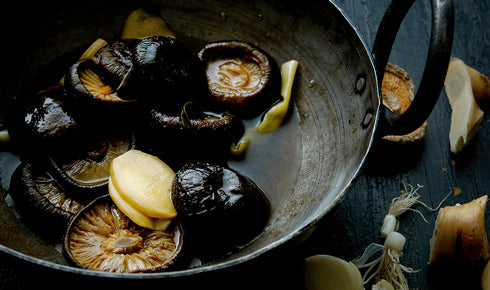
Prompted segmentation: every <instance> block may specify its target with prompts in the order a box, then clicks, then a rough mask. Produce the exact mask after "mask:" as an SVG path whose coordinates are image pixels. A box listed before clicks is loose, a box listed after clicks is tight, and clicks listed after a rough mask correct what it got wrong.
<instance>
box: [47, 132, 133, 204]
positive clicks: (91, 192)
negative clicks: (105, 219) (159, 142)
mask: <svg viewBox="0 0 490 290" xmlns="http://www.w3.org/2000/svg"><path fill="white" fill-rule="evenodd" d="M134 146H135V141H134V135H133V134H132V132H131V130H121V129H115V128H112V127H107V128H104V129H100V128H99V130H98V131H97V130H93V131H92V132H91V134H90V135H88V136H87V138H85V140H84V142H80V144H78V146H72V150H70V151H69V152H58V153H52V154H50V156H49V160H48V161H49V165H50V171H51V172H52V173H53V175H54V176H55V177H56V178H57V179H58V180H59V182H60V184H62V185H63V186H64V187H65V188H68V189H70V190H71V191H72V193H73V194H74V195H76V196H77V197H78V198H79V199H80V200H87V201H91V200H92V199H93V198H94V197H97V196H100V195H102V194H106V193H107V184H108V180H109V175H110V166H111V162H112V160H113V159H114V158H116V157H118V156H120V155H121V154H123V153H125V152H127V151H128V150H130V149H133V148H134Z"/></svg>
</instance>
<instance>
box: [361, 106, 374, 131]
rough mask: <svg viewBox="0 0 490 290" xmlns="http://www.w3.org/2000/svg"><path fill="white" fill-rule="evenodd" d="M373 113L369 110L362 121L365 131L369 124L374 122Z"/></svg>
mask: <svg viewBox="0 0 490 290" xmlns="http://www.w3.org/2000/svg"><path fill="white" fill-rule="evenodd" d="M373 116H374V115H373V113H371V111H370V110H369V111H368V112H367V113H366V115H364V119H363V120H362V123H361V127H362V128H363V129H366V128H367V127H368V126H369V124H370V123H371V121H372V120H373Z"/></svg>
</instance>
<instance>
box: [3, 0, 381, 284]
mask: <svg viewBox="0 0 490 290" xmlns="http://www.w3.org/2000/svg"><path fill="white" fill-rule="evenodd" d="M329 5H332V6H333V8H335V9H337V12H338V13H340V16H342V17H343V20H345V21H346V23H347V24H348V25H349V26H350V28H348V29H351V31H352V32H353V33H355V36H356V37H357V40H358V41H360V43H361V44H362V47H363V48H364V51H365V53H366V56H367V57H368V59H369V61H370V63H371V70H372V71H371V73H372V74H373V75H374V76H375V77H374V81H375V87H376V89H377V90H376V96H377V98H373V99H377V105H376V106H375V107H376V108H375V110H374V112H373V122H374V124H373V127H372V129H371V130H369V131H366V134H371V136H370V138H369V143H368V146H367V148H366V151H365V152H364V154H363V157H362V159H361V161H360V162H359V166H358V167H357V169H356V171H355V172H354V174H353V175H352V176H351V177H350V178H349V179H348V181H347V182H346V185H345V186H344V187H343V188H342V189H341V190H340V193H339V194H337V196H336V197H335V198H334V199H333V200H332V202H331V203H330V204H329V206H328V207H327V208H325V209H323V210H322V211H320V212H318V213H317V214H316V215H314V216H313V217H312V218H311V220H310V221H309V222H307V223H305V224H304V225H302V226H301V227H299V228H298V229H297V230H296V231H294V232H291V233H289V234H287V235H286V236H284V237H283V238H281V239H278V240H276V241H274V242H272V243H270V244H269V245H267V246H265V247H262V248H260V249H259V250H256V251H254V252H251V253H248V254H246V255H243V256H240V257H238V258H236V259H232V260H229V261H224V262H217V263H215V264H214V263H213V264H210V265H204V266H199V267H195V268H188V269H183V270H175V271H164V272H154V273H111V272H103V271H97V270H89V269H81V268H76V267H74V266H70V265H64V264H58V263H56V262H51V261H48V260H44V259H41V258H36V257H33V256H30V255H28V254H24V253H22V252H20V251H17V250H14V249H11V248H9V247H7V246H4V245H2V244H0V252H2V253H5V254H6V255H9V256H12V257H14V258H17V259H19V260H21V261H23V262H27V263H32V264H34V265H36V266H41V267H45V268H48V269H49V270H56V271H63V272H66V273H70V274H76V275H80V276H88V277H94V278H110V279H128V280H138V279H171V278H182V277H188V276H194V275H200V274H205V273H208V272H217V271H220V270H225V269H229V268H232V267H235V266H238V265H241V264H245V263H247V262H250V261H252V260H255V259H257V258H259V257H262V256H264V255H266V254H267V253H269V252H271V251H273V250H277V249H279V248H281V247H284V246H286V245H287V244H288V243H291V242H292V241H294V240H295V239H296V238H298V237H303V235H305V234H306V237H304V238H307V237H308V236H309V234H311V232H312V231H311V230H312V229H314V226H315V225H316V224H317V223H318V222H319V221H320V220H321V219H322V218H323V217H325V216H326V215H327V214H328V213H329V212H330V211H331V210H332V209H333V208H334V207H336V206H338V205H339V204H340V203H341V202H342V201H343V199H344V198H345V197H346V194H347V192H348V191H349V188H350V187H351V186H352V184H353V182H354V181H355V180H356V178H357V177H358V176H359V173H360V171H361V170H362V167H363V165H364V163H365V161H366V159H367V156H368V154H369V152H370V150H371V148H372V146H373V143H374V140H375V135H376V134H375V133H376V130H377V127H378V123H379V118H380V114H379V112H380V107H381V96H380V91H379V80H378V78H377V75H376V70H375V62H374V58H373V55H372V53H371V50H370V49H369V47H368V45H367V43H366V42H365V40H364V39H363V38H362V36H361V34H360V32H359V30H358V29H357V28H356V27H355V26H354V24H353V22H352V21H351V20H350V18H349V17H348V16H347V15H346V14H345V13H344V11H343V10H342V9H341V8H340V7H339V6H338V5H337V4H335V3H334V2H332V1H331V0H329ZM352 36H354V35H352ZM309 231H310V232H309Z"/></svg>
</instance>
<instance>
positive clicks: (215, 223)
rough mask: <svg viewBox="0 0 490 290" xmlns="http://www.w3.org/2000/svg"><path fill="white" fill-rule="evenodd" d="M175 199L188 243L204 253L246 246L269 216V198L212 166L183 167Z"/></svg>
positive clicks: (249, 183) (245, 180)
mask: <svg viewBox="0 0 490 290" xmlns="http://www.w3.org/2000/svg"><path fill="white" fill-rule="evenodd" d="M172 200H173V203H174V205H175V207H176V209H177V212H178V213H179V216H180V219H181V222H182V226H183V227H184V230H185V231H186V233H188V234H189V241H190V242H192V244H193V245H195V246H197V247H199V248H200V249H204V250H205V251H206V250H209V249H213V250H217V249H220V248H221V249H222V248H229V247H233V246H240V245H244V244H246V243H247V242H249V241H251V240H252V239H254V238H255V237H256V236H257V235H259V234H260V232H261V231H262V230H263V228H264V226H265V225H266V223H267V221H268V219H269V215H270V203H269V201H268V199H267V197H266V196H265V194H264V193H263V192H262V190H261V189H260V188H259V187H258V186H257V185H256V184H255V183H254V182H253V181H252V180H250V179H249V178H247V177H245V176H243V175H241V174H239V173H238V172H236V171H234V170H232V169H230V168H227V167H223V166H220V165H215V164H210V163H201V162H192V163H188V164H186V165H184V166H183V167H182V168H181V169H180V170H179V171H178V172H177V173H176V177H175V178H174V182H173V186H172ZM209 237H212V239H210V238H209Z"/></svg>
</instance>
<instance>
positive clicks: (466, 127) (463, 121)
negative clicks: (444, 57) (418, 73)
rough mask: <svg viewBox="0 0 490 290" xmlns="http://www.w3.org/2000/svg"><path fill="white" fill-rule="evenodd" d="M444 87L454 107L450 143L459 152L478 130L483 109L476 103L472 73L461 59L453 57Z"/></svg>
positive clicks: (454, 151) (454, 150)
mask: <svg viewBox="0 0 490 290" xmlns="http://www.w3.org/2000/svg"><path fill="white" fill-rule="evenodd" d="M444 87H445V90H446V95H447V98H448V100H449V104H450V105H451V109H452V114H451V127H450V129H449V144H450V146H451V152H453V153H458V152H460V151H461V150H462V149H463V148H464V147H465V146H466V145H467V144H468V143H469V142H470V140H471V138H473V136H474V135H475V133H476V132H477V131H478V125H479V124H480V122H481V121H482V119H483V111H482V110H480V107H478V105H477V104H476V101H475V98H474V96H473V90H472V86H471V78H470V74H469V72H468V69H467V67H466V65H465V64H464V62H463V61H461V60H460V59H458V58H452V59H451V61H450V63H449V67H448V70H447V74H446V80H445V81H444Z"/></svg>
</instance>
